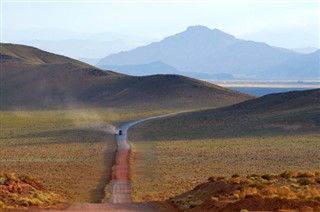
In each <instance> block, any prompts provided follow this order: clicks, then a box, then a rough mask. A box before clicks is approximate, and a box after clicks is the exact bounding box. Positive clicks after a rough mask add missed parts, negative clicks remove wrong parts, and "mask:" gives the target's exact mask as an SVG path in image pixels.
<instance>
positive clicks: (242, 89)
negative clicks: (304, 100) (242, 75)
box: [228, 87, 310, 96]
mask: <svg viewBox="0 0 320 212" xmlns="http://www.w3.org/2000/svg"><path fill="white" fill-rule="evenodd" d="M228 88H229V89H232V90H235V91H239V92H242V93H247V94H251V95H255V96H264V95H267V94H271V93H282V92H288V91H304V90H309V89H310V88H257V87H256V88H255V87H228Z"/></svg>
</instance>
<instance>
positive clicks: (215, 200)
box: [211, 197, 219, 202]
mask: <svg viewBox="0 0 320 212" xmlns="http://www.w3.org/2000/svg"><path fill="white" fill-rule="evenodd" d="M211 200H212V201H213V202H218V201H219V197H211Z"/></svg>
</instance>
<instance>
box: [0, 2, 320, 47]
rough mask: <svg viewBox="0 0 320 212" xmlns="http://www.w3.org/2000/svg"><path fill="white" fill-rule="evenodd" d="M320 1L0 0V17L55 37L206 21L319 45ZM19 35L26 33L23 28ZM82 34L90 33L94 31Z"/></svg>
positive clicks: (155, 33)
mask: <svg viewBox="0 0 320 212" xmlns="http://www.w3.org/2000/svg"><path fill="white" fill-rule="evenodd" d="M319 4H320V3H319V1H211V2H209V1H182V0H180V1H121V0H120V1H102V0H100V1H81V2H80V1H76V0H74V1H73V0H69V1H65V2H61V1H49V2H48V1H35V2H31V1H27V0H20V1H16V2H15V1H10V0H2V14H1V15H2V20H1V21H2V31H3V33H4V34H5V33H6V30H7V31H9V30H15V31H23V30H35V31H36V30H42V31H48V33H47V35H46V37H45V39H47V40H53V39H55V38H54V36H53V34H52V33H50V32H51V31H52V30H55V31H60V32H61V33H62V37H63V33H64V32H65V39H69V38H72V37H71V36H72V35H71V34H72V33H70V32H76V33H79V34H81V33H92V34H98V33H104V32H114V33H119V34H123V35H128V36H137V37H139V38H142V39H146V40H153V39H160V38H163V37H165V36H168V35H172V34H175V33H178V32H181V31H183V30H185V29H186V28H187V27H188V26H190V25H205V26H207V27H209V28H218V29H220V30H222V31H225V32H227V33H230V34H233V35H235V36H237V37H244V38H247V37H248V38H250V39H255V36H256V38H257V39H258V37H259V36H260V39H263V37H266V38H268V34H269V35H270V34H272V33H273V34H274V35H277V34H279V36H280V34H281V36H283V37H285V36H290V35H293V34H295V35H297V34H298V35H299V38H297V39H300V37H301V43H297V41H296V40H294V39H293V41H292V42H291V41H290V42H291V43H290V42H289V41H287V43H286V44H283V45H282V46H284V47H289V46H290V45H291V47H303V46H304V45H312V46H315V45H317V47H319V42H317V41H315V39H316V40H317V39H319V13H320V12H319ZM17 33H18V32H17ZM19 36H20V37H19V39H23V33H20V35H19ZM86 36H87V37H86ZM273 37H277V36H273ZM82 38H83V39H90V34H89V35H88V34H87V35H84V37H82ZM17 39H18V38H17ZM25 39H28V38H25ZM37 39H44V38H37ZM273 39H275V40H276V39H277V38H273ZM304 39H305V41H303V40H304ZM312 39H313V40H312ZM258 40H259V39H258ZM308 40H310V41H308ZM311 40H312V41H311ZM302 41H303V42H302ZM269 42H270V41H269ZM271 42H272V41H271ZM277 42H280V44H281V41H277ZM288 42H289V43H288ZM308 42H309V43H308Z"/></svg>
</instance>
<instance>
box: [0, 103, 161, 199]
mask: <svg viewBox="0 0 320 212" xmlns="http://www.w3.org/2000/svg"><path fill="white" fill-rule="evenodd" d="M154 113H156V112H154ZM0 115H1V133H0V170H1V171H2V172H15V173H17V174H18V175H29V176H32V177H34V178H36V179H39V180H40V181H41V182H43V184H44V186H45V187H46V188H47V189H48V190H49V191H52V192H55V193H58V194H61V195H62V197H63V198H64V199H65V200H66V201H76V202H99V201H101V200H102V199H103V197H104V195H105V194H104V187H105V184H106V183H107V181H108V179H109V174H110V166H111V164H112V160H113V152H114V150H115V148H116V146H115V144H114V138H113V136H112V135H109V134H107V133H105V132H100V131H97V130H96V129H92V128H88V127H90V126H91V125H92V124H105V123H113V122H125V121H127V120H131V119H135V118H138V117H142V116H147V115H152V112H150V113H148V112H145V114H144V113H142V112H140V113H133V112H123V111H116V110H111V109H98V110H97V109H95V110H90V109H88V110H61V111H33V112H31V111H16V112H3V111H2V112H0Z"/></svg>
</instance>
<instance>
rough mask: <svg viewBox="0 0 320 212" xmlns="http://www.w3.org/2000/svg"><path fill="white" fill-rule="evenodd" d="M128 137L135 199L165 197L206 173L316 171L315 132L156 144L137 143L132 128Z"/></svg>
mask: <svg viewBox="0 0 320 212" xmlns="http://www.w3.org/2000/svg"><path fill="white" fill-rule="evenodd" d="M136 135H137V139H136V138H135V136H136ZM129 136H130V140H131V141H133V155H132V170H131V172H132V176H131V177H132V178H131V179H132V181H133V195H134V199H135V201H145V200H164V199H168V198H169V197H173V196H175V195H178V194H181V193H184V192H186V191H188V190H192V189H193V188H194V187H195V186H197V185H199V184H200V183H203V182H205V181H206V180H207V179H208V177H209V176H212V175H214V176H231V175H233V174H239V175H241V176H246V175H249V174H266V173H282V172H284V171H290V170H296V171H310V170H311V171H317V170H320V164H319V161H320V149H319V140H320V135H319V134H304V135H286V136H285V135H277V136H276V135H274V136H271V135H270V136H256V137H255V136H254V137H240V138H216V139H204V140H168V141H156V142H154V141H152V140H150V141H143V142H139V136H138V132H136V131H135V130H133V131H132V132H131V134H129Z"/></svg>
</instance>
